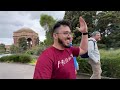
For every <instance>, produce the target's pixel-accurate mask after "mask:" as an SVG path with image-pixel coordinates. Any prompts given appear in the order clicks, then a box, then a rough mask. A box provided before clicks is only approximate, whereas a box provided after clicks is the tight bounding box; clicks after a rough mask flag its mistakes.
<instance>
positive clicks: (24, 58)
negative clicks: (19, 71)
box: [0, 54, 32, 63]
mask: <svg viewBox="0 0 120 90" xmlns="http://www.w3.org/2000/svg"><path fill="white" fill-rule="evenodd" d="M31 60H32V57H31V56H29V55H25V54H23V55H22V54H21V55H20V54H18V55H10V56H3V57H1V58H0V62H20V63H28V62H30V61H31Z"/></svg>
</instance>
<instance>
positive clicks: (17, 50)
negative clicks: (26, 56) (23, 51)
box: [10, 45, 19, 54]
mask: <svg viewBox="0 0 120 90" xmlns="http://www.w3.org/2000/svg"><path fill="white" fill-rule="evenodd" d="M10 51H11V53H12V54H13V53H19V47H17V46H15V45H11V47H10Z"/></svg>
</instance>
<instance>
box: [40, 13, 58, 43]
mask: <svg viewBox="0 0 120 90" xmlns="http://www.w3.org/2000/svg"><path fill="white" fill-rule="evenodd" d="M55 22H56V20H54V18H53V17H52V16H49V15H46V14H42V15H41V17H40V25H41V26H42V27H43V28H44V30H45V31H46V40H45V41H44V43H45V44H46V45H51V44H52V43H53V38H52V36H51V34H52V27H53V25H54V24H55Z"/></svg>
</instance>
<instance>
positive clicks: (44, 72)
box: [33, 55, 53, 79]
mask: <svg viewBox="0 0 120 90" xmlns="http://www.w3.org/2000/svg"><path fill="white" fill-rule="evenodd" d="M52 65H53V64H52V60H51V59H50V58H48V57H47V56H45V55H41V56H40V57H39V58H38V61H37V63H36V66H35V71H34V76H33V79H51V75H52Z"/></svg>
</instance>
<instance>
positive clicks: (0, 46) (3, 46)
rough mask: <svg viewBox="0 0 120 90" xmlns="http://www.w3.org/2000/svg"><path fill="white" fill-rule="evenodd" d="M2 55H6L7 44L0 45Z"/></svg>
mask: <svg viewBox="0 0 120 90" xmlns="http://www.w3.org/2000/svg"><path fill="white" fill-rule="evenodd" d="M0 53H5V44H3V43H1V44H0Z"/></svg>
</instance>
